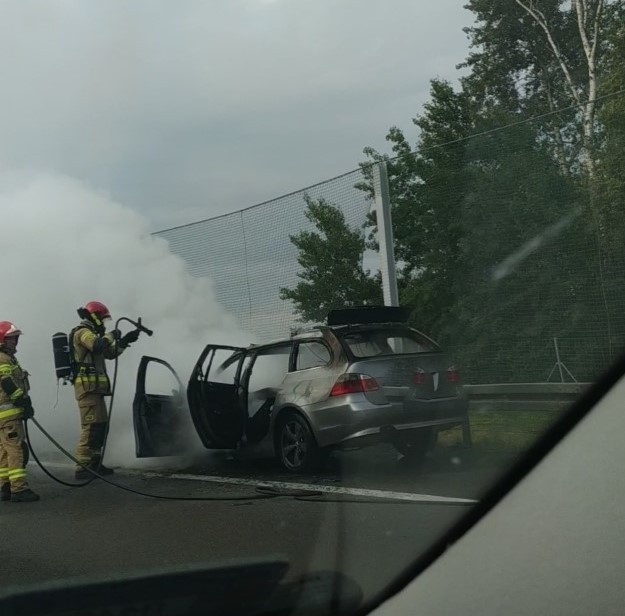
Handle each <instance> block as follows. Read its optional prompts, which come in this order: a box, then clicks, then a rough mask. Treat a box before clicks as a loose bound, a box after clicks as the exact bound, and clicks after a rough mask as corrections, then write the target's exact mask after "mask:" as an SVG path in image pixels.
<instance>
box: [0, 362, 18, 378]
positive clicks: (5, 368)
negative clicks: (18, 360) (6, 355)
mask: <svg viewBox="0 0 625 616" xmlns="http://www.w3.org/2000/svg"><path fill="white" fill-rule="evenodd" d="M14 368H15V366H12V365H11V364H0V376H13V369H14Z"/></svg>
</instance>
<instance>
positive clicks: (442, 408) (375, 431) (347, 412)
mask: <svg viewBox="0 0 625 616" xmlns="http://www.w3.org/2000/svg"><path fill="white" fill-rule="evenodd" d="M307 414H308V417H309V420H310V422H311V424H312V427H313V431H314V433H315V436H316V438H317V442H318V444H319V446H321V447H329V446H337V445H339V446H346V447H347V446H365V445H367V444H374V443H376V442H392V440H393V438H394V436H396V435H397V432H403V431H406V430H419V429H421V428H426V427H433V428H438V429H447V428H451V427H453V426H457V425H461V424H463V423H464V422H466V421H467V418H468V402H467V400H466V399H464V398H442V399H438V400H419V401H412V402H411V403H410V404H409V405H405V404H404V405H402V404H384V405H373V404H370V403H368V402H356V401H351V402H349V403H346V404H343V405H341V406H336V407H334V408H323V409H318V410H312V409H308V413H307Z"/></svg>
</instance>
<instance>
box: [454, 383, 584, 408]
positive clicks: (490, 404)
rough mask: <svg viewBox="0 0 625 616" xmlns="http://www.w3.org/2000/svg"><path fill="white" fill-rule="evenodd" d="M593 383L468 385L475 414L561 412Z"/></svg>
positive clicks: (470, 401)
mask: <svg viewBox="0 0 625 616" xmlns="http://www.w3.org/2000/svg"><path fill="white" fill-rule="evenodd" d="M589 386H590V383H498V384H492V385H465V389H466V391H467V393H468V395H469V408H470V410H472V411H476V410H484V411H558V410H561V409H564V408H566V407H567V406H569V405H570V404H571V403H572V402H574V401H575V400H576V399H577V398H578V397H579V396H580V395H581V394H582V392H583V391H584V390H585V389H586V388H588V387H589Z"/></svg>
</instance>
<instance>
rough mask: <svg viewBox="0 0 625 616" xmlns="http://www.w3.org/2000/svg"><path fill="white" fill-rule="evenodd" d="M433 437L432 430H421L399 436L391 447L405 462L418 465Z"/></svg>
mask: <svg viewBox="0 0 625 616" xmlns="http://www.w3.org/2000/svg"><path fill="white" fill-rule="evenodd" d="M434 435H435V432H434V430H433V429H432V428H421V429H420V430H414V431H411V432H410V433H408V434H399V435H398V437H397V439H396V440H395V441H394V442H393V446H394V447H395V449H396V450H397V451H398V452H399V453H400V454H401V455H402V456H404V458H405V460H406V461H407V462H410V463H411V464H417V465H420V464H422V463H423V462H424V461H425V457H426V456H427V454H428V452H429V451H430V449H431V447H432V445H433V443H434Z"/></svg>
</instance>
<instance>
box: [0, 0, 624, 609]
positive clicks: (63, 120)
mask: <svg viewBox="0 0 625 616" xmlns="http://www.w3.org/2000/svg"><path fill="white" fill-rule="evenodd" d="M624 23H625V0H584V2H581V1H580V2H566V1H564V0H550V1H549V2H547V1H546V0H545V1H543V0H533V1H532V2H529V1H527V2H523V1H522V0H517V1H510V2H501V1H500V0H465V1H463V2H458V1H456V0H437V1H436V2H425V1H420V2H415V0H396V1H395V2H389V3H384V2H363V1H362V0H360V1H358V2H357V1H356V0H343V2H336V1H331V0H316V1H315V2H294V1H287V0H227V1H226V0H224V1H223V2H165V1H163V0H136V1H135V2H132V3H130V2H128V3H125V2H63V1H61V0H48V1H47V2H18V1H14V2H10V1H5V2H2V3H0V40H2V42H3V51H4V53H2V54H0V75H2V86H3V87H2V93H3V94H2V106H1V111H0V135H1V138H0V212H1V213H2V217H3V218H2V221H3V225H4V226H3V235H2V254H3V259H2V262H3V264H4V275H3V276H2V284H3V285H4V288H3V289H2V290H1V292H0V500H1V501H2V502H1V503H0V505H2V512H1V513H2V518H3V531H2V542H3V543H2V559H3V560H2V563H3V564H2V567H1V569H2V576H0V591H4V590H6V589H7V588H9V587H18V588H25V587H26V586H27V585H29V584H43V583H48V582H54V583H58V584H60V585H61V586H64V585H66V584H69V583H70V582H69V581H68V580H70V579H72V578H76V577H80V576H83V577H88V578H93V579H101V578H109V579H112V578H119V579H128V578H129V577H131V576H135V575H143V574H145V575H148V574H150V573H151V572H154V571H157V570H158V571H161V572H162V571H166V570H169V569H173V568H178V569H179V570H182V571H188V570H190V569H194V568H195V569H198V568H202V567H208V566H209V565H212V564H214V563H224V562H231V561H233V560H236V561H237V562H238V561H244V562H248V563H249V562H252V561H254V562H257V561H260V562H266V561H272V560H273V561H275V560H279V561H280V562H281V563H283V562H285V563H287V565H288V567H287V568H288V572H286V573H284V572H283V571H282V568H281V567H282V565H281V567H280V568H279V569H280V571H281V572H282V573H284V579H283V580H281V581H280V583H283V582H284V583H288V582H294V581H295V580H300V579H302V578H303V577H305V576H310V580H313V581H314V579H316V578H315V577H314V576H315V574H316V572H319V571H326V572H330V573H340V574H342V575H345V576H347V577H348V578H349V580H351V581H352V582H353V583H354V584H356V586H357V587H358V588H359V589H360V592H361V594H362V596H361V599H359V601H366V600H369V599H371V598H373V597H376V596H378V595H379V593H382V592H384V591H385V589H388V588H390V587H391V586H390V585H391V583H392V581H393V580H394V579H397V578H398V576H401V575H402V574H403V573H404V572H406V571H408V570H409V567H410V566H411V564H412V563H414V562H415V561H416V560H417V559H419V558H420V557H422V556H423V555H427V554H430V553H431V552H429V550H430V548H431V547H432V546H433V545H434V544H435V543H436V542H437V541H439V540H440V539H441V537H443V536H445V533H446V532H448V531H449V529H450V528H452V527H454V525H456V524H458V523H459V521H460V520H462V519H465V518H464V516H467V515H471V514H472V512H475V511H479V506H480V504H482V503H483V502H484V499H485V494H488V493H489V490H491V489H492V488H493V486H495V485H496V484H497V482H498V481H500V480H501V479H502V478H508V477H510V476H511V475H510V471H511V469H512V468H514V465H515V464H517V463H518V462H519V461H520V460H522V459H523V458H524V456H525V455H526V454H527V453H528V451H532V450H533V448H534V447H535V446H536V444H537V443H538V442H539V441H540V439H541V438H543V437H544V435H545V434H547V433H548V432H549V429H550V428H551V427H552V426H554V425H555V424H556V422H558V421H559V420H560V419H561V418H563V417H565V416H566V415H567V413H569V412H570V409H571V408H572V407H573V405H575V403H578V402H579V401H580V400H584V399H585V398H584V395H585V394H586V393H587V392H588V391H589V390H590V389H591V388H592V387H593V386H595V385H596V383H597V381H598V380H599V379H601V377H602V375H604V374H605V373H606V371H607V370H608V369H609V367H610V366H611V365H613V364H614V362H615V360H616V359H617V358H618V357H619V356H620V354H621V353H622V352H623V351H624V350H625V310H624V309H623V307H624V306H625V259H624V258H623V256H624V254H625V253H624V250H623V247H624V246H625V216H624V215H623V213H624V212H625V175H624V174H623V152H624V151H625V93H624V91H623V84H625V42H624V41H625V36H624V32H623V24H624ZM109 315H110V317H111V318H110V320H108V319H107V316H109ZM16 331H19V332H21V334H20V335H19V336H17V335H16ZM16 344H17V346H15V345H16ZM595 454H596V455H604V452H603V451H602V450H601V448H600V447H599V448H598V450H597V451H596V452H595ZM584 455H585V453H584V452H580V456H584ZM580 498H584V491H583V489H582V488H581V487H580ZM5 505H6V507H5ZM476 508H478V509H476ZM535 510H536V512H537V513H536V515H542V514H543V513H542V508H541V506H539V505H537V506H536V507H535ZM493 540H494V541H495V540H496V539H493ZM478 566H479V564H478ZM272 571H273V569H272ZM282 573H281V575H282ZM276 575H277V574H276ZM229 579H230V578H229ZM246 579H247V578H246ZM263 579H265V578H263ZM311 583H312V582H311ZM250 584H251V582H250ZM268 584H269V582H268ZM276 584H278V581H276ZM218 586H219V590H220V591H223V592H226V589H227V588H230V587H228V586H227V584H222V585H218ZM330 586H331V587H332V588H337V589H338V588H339V587H341V588H343V586H341V584H340V583H339V582H336V583H334V582H333V583H332V584H330ZM345 588H346V587H345ZM449 588H450V592H453V591H454V585H453V581H450V584H449ZM325 590H327V588H326V589H325ZM325 590H324V592H325ZM7 592H8V591H7ZM216 592H217V591H216ZM267 592H268V593H269V590H267ZM311 592H312V591H311ZM328 592H330V591H328ZM332 592H333V591H332ZM337 592H338V591H337ZM295 594H297V593H295ZM301 594H302V596H303V597H304V598H306V597H308V599H307V600H312V599H310V597H311V596H312V595H311V593H305V592H302V593H301ZM330 594H332V593H331V592H330ZM240 596H241V597H245V596H247V595H246V594H245V589H244V588H241V593H240ZM298 596H299V595H298ZM315 596H316V595H315ZM324 597H325V595H324ZM302 600H304V599H302ZM324 600H325V599H324ZM339 603H340V602H339ZM329 604H330V600H329V599H328V605H329ZM267 605H269V603H268V604H267ZM332 605H333V606H334V605H335V603H333V604H332ZM336 605H338V603H336ZM59 609H60V608H59ZM71 609H74V608H73V607H72V608H71ZM71 609H70V608H69V607H68V608H67V610H68V611H71ZM76 609H78V608H76ZM332 609H334V608H332ZM337 609H338V608H337ZM269 611H270V610H269ZM302 611H305V610H302ZM418 611H419V610H418V606H415V613H418ZM1 612H3V606H2V603H0V613H1ZM110 612H111V613H115V610H110ZM94 613H99V612H94Z"/></svg>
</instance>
